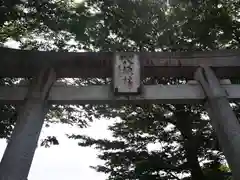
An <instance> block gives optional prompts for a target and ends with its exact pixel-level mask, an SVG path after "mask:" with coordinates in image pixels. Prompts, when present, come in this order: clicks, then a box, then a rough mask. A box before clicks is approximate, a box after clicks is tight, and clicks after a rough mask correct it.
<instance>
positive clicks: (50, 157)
mask: <svg viewBox="0 0 240 180" xmlns="http://www.w3.org/2000/svg"><path fill="white" fill-rule="evenodd" d="M113 121H114V120H105V119H100V120H96V121H95V122H93V123H92V126H91V127H90V128H86V129H80V128H77V127H73V126H69V125H63V124H55V125H51V126H50V127H48V128H46V127H44V128H43V130H42V132H41V135H40V136H41V137H40V139H43V138H44V137H46V136H48V135H50V136H52V135H56V136H57V138H58V140H59V143H60V145H58V146H51V147H50V148H45V147H40V146H39V147H38V148H37V149H36V152H35V156H34V159H33V162H32V167H31V170H30V173H29V178H28V180H43V179H44V180H53V179H57V180H66V179H69V180H79V179H87V180H96V179H97V180H105V179H106V177H107V176H106V175H105V174H103V173H98V172H96V171H95V170H94V169H91V168H90V167H89V166H95V165H99V164H103V162H102V161H101V160H99V159H98V158H97V153H98V151H97V150H96V149H94V148H89V147H87V148H86V147H80V146H78V141H77V140H71V139H68V138H67V137H66V134H72V133H75V134H85V135H89V136H91V137H95V138H111V132H110V131H108V130H107V127H108V125H110V124H112V123H113ZM5 147H6V141H5V140H0V155H1V157H2V154H3V152H4V150H5Z"/></svg>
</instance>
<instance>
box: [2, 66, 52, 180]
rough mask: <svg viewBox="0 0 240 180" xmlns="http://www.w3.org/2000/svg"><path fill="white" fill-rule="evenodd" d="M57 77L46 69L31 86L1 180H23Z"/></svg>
mask: <svg viewBox="0 0 240 180" xmlns="http://www.w3.org/2000/svg"><path fill="white" fill-rule="evenodd" d="M55 80H56V76H55V72H54V71H53V69H45V70H43V71H41V72H40V74H39V76H38V77H36V78H34V79H33V80H32V82H31V86H30V88H29V91H28V94H27V96H26V99H25V102H24V104H23V106H22V107H21V108H20V109H19V110H20V111H19V112H18V118H17V122H16V125H15V128H14V131H13V133H12V136H11V139H10V141H9V143H8V145H7V148H6V150H5V152H4V155H3V158H2V161H1V163H0V180H26V179H27V177H28V173H29V170H30V167H31V164H32V160H33V156H34V153H35V149H36V147H37V143H38V138H39V135H40V132H41V129H42V126H43V122H44V117H45V114H46V112H47V110H48V105H47V98H48V94H49V91H50V89H51V86H52V84H53V83H54V82H55Z"/></svg>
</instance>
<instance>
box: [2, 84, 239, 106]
mask: <svg viewBox="0 0 240 180" xmlns="http://www.w3.org/2000/svg"><path fill="white" fill-rule="evenodd" d="M222 87H223V88H224V89H225V90H226V92H227V93H228V95H229V96H228V98H229V99H230V100H240V93H239V92H240V85H222ZM26 94H27V87H26V86H16V87H5V86H3V87H0V103H4V104H18V103H21V102H22V101H23V100H24V98H25V96H26ZM204 99H205V95H204V92H203V90H202V88H201V86H200V85H199V84H185V85H148V86H144V87H143V93H142V94H141V95H140V96H131V97H116V96H114V95H113V93H112V89H111V86H108V85H104V86H95V85H94V86H81V87H74V86H59V85H55V86H53V87H52V89H51V91H50V94H49V99H48V100H49V103H51V104H122V103H123V104H126V103H129V102H131V103H135V104H144V103H158V104H194V103H201V102H203V100H204Z"/></svg>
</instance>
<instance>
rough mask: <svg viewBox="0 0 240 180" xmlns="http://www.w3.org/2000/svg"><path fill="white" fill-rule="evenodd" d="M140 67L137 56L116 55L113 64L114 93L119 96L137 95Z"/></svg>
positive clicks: (130, 54) (131, 54) (138, 91)
mask: <svg viewBox="0 0 240 180" xmlns="http://www.w3.org/2000/svg"><path fill="white" fill-rule="evenodd" d="M140 68H141V66H140V61H139V58H138V55H137V54H134V53H118V54H116V55H115V62H114V75H113V76H114V77H113V84H114V91H115V93H119V94H138V93H140V85H141V78H140V74H141V69H140Z"/></svg>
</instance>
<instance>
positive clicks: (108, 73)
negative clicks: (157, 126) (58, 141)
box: [0, 48, 240, 180]
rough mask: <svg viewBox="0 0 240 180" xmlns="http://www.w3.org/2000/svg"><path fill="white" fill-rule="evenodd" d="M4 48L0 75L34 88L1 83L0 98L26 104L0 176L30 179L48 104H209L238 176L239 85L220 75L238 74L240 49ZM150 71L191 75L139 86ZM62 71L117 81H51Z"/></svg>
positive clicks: (10, 179) (64, 74) (8, 179)
mask: <svg viewBox="0 0 240 180" xmlns="http://www.w3.org/2000/svg"><path fill="white" fill-rule="evenodd" d="M0 54H1V61H0V77H32V81H31V84H29V87H27V86H13V87H8V86H2V87H0V103H4V104H21V105H22V108H21V109H19V113H18V119H17V123H16V126H15V129H14V132H13V134H12V137H11V140H10V142H9V143H8V146H7V148H6V150H5V153H4V155H3V158H2V161H1V164H0V180H26V179H27V176H28V173H29V170H30V166H31V163H32V159H33V156H34V152H35V149H36V146H37V142H38V138H39V134H40V131H41V128H42V125H43V122H44V116H45V114H46V112H47V110H48V104H86V103H87V104H98V103H137V104H139V103H170V104H181V103H184V104H194V103H205V104H206V107H207V110H208V112H209V115H210V118H211V122H212V125H213V127H214V129H215V131H216V133H217V136H218V139H219V141H220V144H221V146H222V148H223V151H224V154H225V156H226V158H227V161H228V163H229V165H230V168H231V169H232V173H233V177H234V179H235V180H239V179H240V171H239V168H240V124H239V121H238V119H237V118H236V116H235V114H234V113H233V111H232V109H231V107H230V105H229V102H228V99H230V100H235V101H239V100H240V85H233V84H231V83H230V82H229V81H227V83H226V81H223V80H222V79H228V78H240V51H239V50H228V51H209V52H183V53H182V52H181V53H163V52H156V53H101V52H100V53H75V52H39V51H28V50H15V49H8V48H0ZM127 64H128V65H129V67H127V66H125V65H127ZM113 72H114V73H113ZM150 76H155V77H162V76H165V77H185V78H188V79H189V80H190V81H189V83H188V84H184V85H141V78H140V77H142V78H143V77H150ZM64 77H66V78H67V77H70V78H73V77H77V78H85V77H98V78H103V77H113V85H102V86H97V85H94V86H84V87H74V86H66V85H61V86H60V85H57V84H54V83H55V80H56V79H57V78H64ZM218 79H219V80H218Z"/></svg>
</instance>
